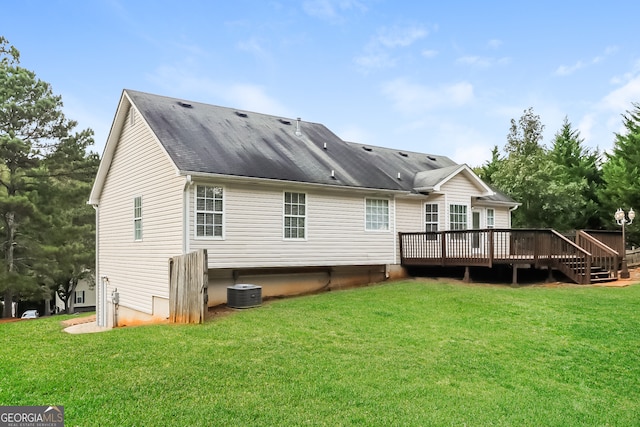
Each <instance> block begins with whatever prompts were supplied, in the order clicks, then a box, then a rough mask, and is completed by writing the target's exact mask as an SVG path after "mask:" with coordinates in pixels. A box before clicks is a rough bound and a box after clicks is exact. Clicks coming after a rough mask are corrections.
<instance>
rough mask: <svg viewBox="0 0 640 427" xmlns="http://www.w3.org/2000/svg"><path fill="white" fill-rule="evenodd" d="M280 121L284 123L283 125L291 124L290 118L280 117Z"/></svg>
mask: <svg viewBox="0 0 640 427" xmlns="http://www.w3.org/2000/svg"><path fill="white" fill-rule="evenodd" d="M280 123H282V124H283V125H290V124H291V122H290V121H289V120H285V119H280Z"/></svg>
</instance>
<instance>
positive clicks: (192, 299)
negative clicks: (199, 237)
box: [169, 249, 209, 323]
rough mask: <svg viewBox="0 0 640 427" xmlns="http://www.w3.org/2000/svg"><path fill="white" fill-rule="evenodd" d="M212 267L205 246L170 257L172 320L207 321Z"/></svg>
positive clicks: (170, 310)
mask: <svg viewBox="0 0 640 427" xmlns="http://www.w3.org/2000/svg"><path fill="white" fill-rule="evenodd" d="M208 286H209V269H208V263H207V251H206V250H204V249H201V250H198V251H196V252H191V253H189V254H186V255H180V256H176V257H173V258H170V259H169V322H170V323H204V321H205V317H206V313H207V288H208Z"/></svg>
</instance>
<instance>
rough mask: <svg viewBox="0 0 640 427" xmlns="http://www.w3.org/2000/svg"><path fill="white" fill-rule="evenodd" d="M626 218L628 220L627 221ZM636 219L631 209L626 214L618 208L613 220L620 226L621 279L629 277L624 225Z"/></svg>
mask: <svg viewBox="0 0 640 427" xmlns="http://www.w3.org/2000/svg"><path fill="white" fill-rule="evenodd" d="M627 217H628V218H629V220H627ZM635 217H636V213H635V212H634V211H633V209H629V213H628V214H626V216H625V213H624V211H623V210H622V209H621V208H618V210H617V211H616V213H615V215H614V218H615V219H616V222H617V223H618V225H620V226H622V271H621V272H620V278H621V279H628V278H629V277H630V275H629V270H628V269H627V240H626V237H625V233H624V227H625V225H630V224H631V223H632V222H633V219H634V218H635Z"/></svg>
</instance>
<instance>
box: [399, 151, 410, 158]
mask: <svg viewBox="0 0 640 427" xmlns="http://www.w3.org/2000/svg"><path fill="white" fill-rule="evenodd" d="M398 154H400V155H401V156H402V157H409V155H408V154H407V153H403V152H402V151H400V152H399V153H398Z"/></svg>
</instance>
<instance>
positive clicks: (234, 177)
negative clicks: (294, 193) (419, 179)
mask: <svg viewBox="0 0 640 427" xmlns="http://www.w3.org/2000/svg"><path fill="white" fill-rule="evenodd" d="M178 175H182V176H192V177H193V178H208V179H217V180H220V181H228V182H236V183H237V182H238V181H245V182H248V183H254V184H255V183H257V182H262V183H269V184H272V185H288V186H292V185H295V186H300V187H303V186H304V187H308V186H312V187H318V188H324V189H331V190H333V191H336V190H340V191H360V192H366V193H378V194H379V193H389V194H400V195H410V194H413V193H412V192H411V191H406V190H394V189H390V188H367V187H353V186H347V185H336V184H322V183H317V182H302V181H289V180H284V179H273V178H257V177H251V176H239V175H226V174H218V173H209V172H193V171H178Z"/></svg>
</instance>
